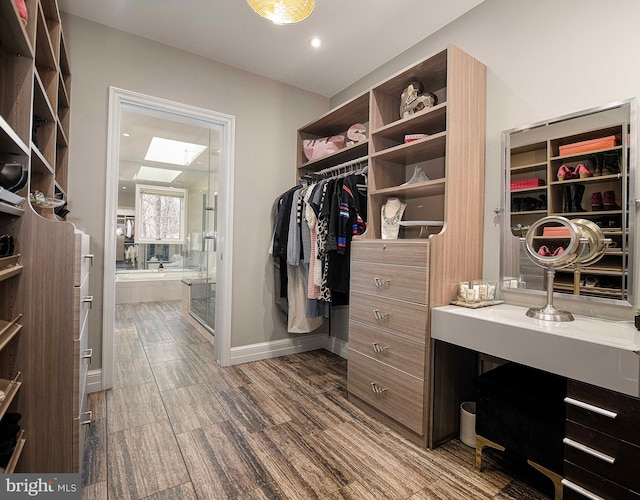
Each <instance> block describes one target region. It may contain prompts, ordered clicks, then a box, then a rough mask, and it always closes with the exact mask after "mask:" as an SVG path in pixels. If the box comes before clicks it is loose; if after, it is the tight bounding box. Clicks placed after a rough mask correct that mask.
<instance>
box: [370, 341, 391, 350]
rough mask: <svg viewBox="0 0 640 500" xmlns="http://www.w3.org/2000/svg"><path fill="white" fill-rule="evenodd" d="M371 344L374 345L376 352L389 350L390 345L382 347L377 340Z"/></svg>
mask: <svg viewBox="0 0 640 500" xmlns="http://www.w3.org/2000/svg"><path fill="white" fill-rule="evenodd" d="M371 345H372V346H373V350H374V351H375V352H384V351H388V350H389V347H388V346H385V347H381V346H380V345H379V344H378V343H377V342H372V343H371Z"/></svg>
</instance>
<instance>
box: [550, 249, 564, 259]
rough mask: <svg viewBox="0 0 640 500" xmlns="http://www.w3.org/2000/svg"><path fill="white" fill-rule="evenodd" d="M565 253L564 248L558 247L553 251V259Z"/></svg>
mask: <svg viewBox="0 0 640 500" xmlns="http://www.w3.org/2000/svg"><path fill="white" fill-rule="evenodd" d="M563 253H564V248H563V247H558V248H556V249H555V250H554V251H553V253H552V254H551V256H552V257H557V256H558V255H562V254H563Z"/></svg>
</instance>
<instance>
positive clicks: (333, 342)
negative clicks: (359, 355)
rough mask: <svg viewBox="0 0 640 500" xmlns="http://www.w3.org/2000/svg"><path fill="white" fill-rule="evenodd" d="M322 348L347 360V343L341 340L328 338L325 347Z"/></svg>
mask: <svg viewBox="0 0 640 500" xmlns="http://www.w3.org/2000/svg"><path fill="white" fill-rule="evenodd" d="M324 348H325V349H326V350H327V351H330V352H332V353H333V354H336V355H338V356H340V357H341V358H344V359H349V343H348V342H345V341H344V340H342V339H339V338H337V337H329V338H328V339H327V345H326V346H325V347H324Z"/></svg>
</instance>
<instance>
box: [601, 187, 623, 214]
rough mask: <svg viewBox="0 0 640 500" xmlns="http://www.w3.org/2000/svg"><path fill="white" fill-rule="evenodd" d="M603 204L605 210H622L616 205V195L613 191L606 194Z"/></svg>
mask: <svg viewBox="0 0 640 500" xmlns="http://www.w3.org/2000/svg"><path fill="white" fill-rule="evenodd" d="M602 204H603V208H604V209H605V210H620V206H619V205H618V204H617V203H616V193H615V192H613V191H605V192H604V199H603V203H602Z"/></svg>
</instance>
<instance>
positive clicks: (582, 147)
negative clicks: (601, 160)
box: [560, 135, 617, 156]
mask: <svg viewBox="0 0 640 500" xmlns="http://www.w3.org/2000/svg"><path fill="white" fill-rule="evenodd" d="M615 146H617V144H616V136H615V135H609V136H607V137H599V138H598V139H591V140H590V141H581V142H574V143H572V144H565V145H564V146H560V156H567V155H575V154H578V153H587V152H589V151H597V150H598V149H607V148H613V147H615Z"/></svg>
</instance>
